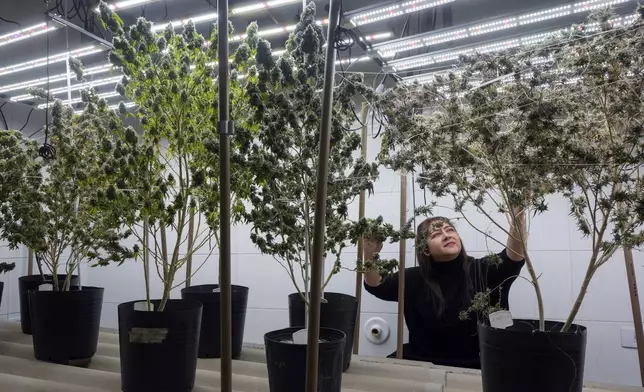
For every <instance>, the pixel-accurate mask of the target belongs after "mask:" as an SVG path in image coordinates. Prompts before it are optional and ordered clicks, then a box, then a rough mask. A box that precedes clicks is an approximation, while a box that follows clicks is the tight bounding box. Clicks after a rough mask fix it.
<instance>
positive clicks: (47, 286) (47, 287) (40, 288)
mask: <svg viewBox="0 0 644 392" xmlns="http://www.w3.org/2000/svg"><path fill="white" fill-rule="evenodd" d="M38 291H54V285H53V284H49V283H44V284H41V285H40V286H38Z"/></svg>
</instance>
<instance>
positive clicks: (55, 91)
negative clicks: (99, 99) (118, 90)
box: [10, 76, 123, 102]
mask: <svg viewBox="0 0 644 392" xmlns="http://www.w3.org/2000/svg"><path fill="white" fill-rule="evenodd" d="M121 80H123V76H113V77H110V78H104V79H98V80H93V81H91V82H85V83H78V84H75V85H72V86H71V87H69V88H67V86H63V87H59V88H55V89H53V90H50V91H49V94H50V95H58V94H66V93H67V92H68V91H78V90H82V89H84V88H89V87H98V86H105V85H108V84H114V83H118V82H120V81H121ZM35 98H36V97H34V96H33V95H31V94H22V95H16V96H15V97H11V98H10V99H11V100H12V101H14V102H19V101H28V100H33V99H35Z"/></svg>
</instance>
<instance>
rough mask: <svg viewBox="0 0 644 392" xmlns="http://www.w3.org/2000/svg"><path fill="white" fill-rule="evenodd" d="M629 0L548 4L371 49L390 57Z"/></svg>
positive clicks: (377, 45)
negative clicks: (550, 6)
mask: <svg viewBox="0 0 644 392" xmlns="http://www.w3.org/2000/svg"><path fill="white" fill-rule="evenodd" d="M628 1H631V0H592V1H582V2H578V3H574V4H570V5H564V6H558V7H554V8H547V9H543V10H540V11H533V12H528V13H525V14H519V15H516V16H512V17H505V18H502V19H497V20H493V21H489V22H485V23H481V24H477V25H473V26H470V27H463V28H460V29H458V30H454V31H447V32H443V33H436V32H433V33H429V34H427V33H423V34H417V35H413V36H410V37H408V38H406V39H404V40H395V41H393V42H389V43H388V42H382V43H380V44H375V45H374V49H376V50H377V51H378V53H379V54H380V55H381V56H382V57H391V56H393V54H395V53H398V52H404V51H407V50H413V49H419V48H423V47H426V46H431V45H437V44H440V43H445V42H451V41H456V40H459V39H463V38H468V37H474V36H478V35H484V34H488V33H491V32H494V31H500V30H506V29H511V28H514V27H518V26H525V25H529V24H533V23H539V22H542V21H544V20H549V19H556V18H560V17H563V16H567V15H572V14H575V13H580V12H587V11H590V10H593V9H595V8H599V7H606V6H609V5H616V4H621V3H626V2H628Z"/></svg>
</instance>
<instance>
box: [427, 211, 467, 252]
mask: <svg viewBox="0 0 644 392" xmlns="http://www.w3.org/2000/svg"><path fill="white" fill-rule="evenodd" d="M427 232H428V233H427V246H428V247H429V254H430V255H431V256H432V258H433V259H434V260H435V261H450V260H454V259H455V258H456V257H457V256H458V255H459V253H461V237H460V236H459V235H458V233H457V232H456V230H455V229H454V227H452V225H450V224H449V223H447V222H444V221H440V220H437V221H434V222H430V223H429V227H428V229H427Z"/></svg>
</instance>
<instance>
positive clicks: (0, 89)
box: [0, 64, 112, 93]
mask: <svg viewBox="0 0 644 392" xmlns="http://www.w3.org/2000/svg"><path fill="white" fill-rule="evenodd" d="M111 69H112V65H111V64H104V65H99V66H97V67H92V68H86V69H85V70H84V71H83V75H96V74H100V73H105V72H109V71H110V70H111ZM67 75H68V74H67V73H63V74H58V75H53V76H50V77H49V83H56V82H61V81H66V80H67ZM69 76H70V77H73V76H74V74H73V72H70V73H69ZM46 84H47V78H46V77H45V78H38V79H32V80H27V81H24V82H20V83H14V84H7V85H5V86H0V93H8V92H10V91H16V90H23V89H26V88H29V87H38V86H43V85H46Z"/></svg>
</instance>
